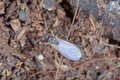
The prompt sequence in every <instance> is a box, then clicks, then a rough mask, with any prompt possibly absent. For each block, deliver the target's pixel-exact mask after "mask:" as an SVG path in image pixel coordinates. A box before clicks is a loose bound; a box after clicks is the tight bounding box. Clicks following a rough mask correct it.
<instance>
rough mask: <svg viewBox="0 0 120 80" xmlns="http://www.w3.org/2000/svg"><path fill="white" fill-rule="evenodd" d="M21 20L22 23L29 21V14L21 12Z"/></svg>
mask: <svg viewBox="0 0 120 80" xmlns="http://www.w3.org/2000/svg"><path fill="white" fill-rule="evenodd" d="M19 19H20V20H21V21H27V20H28V19H29V14H28V13H27V12H26V11H23V10H21V11H20V12H19Z"/></svg>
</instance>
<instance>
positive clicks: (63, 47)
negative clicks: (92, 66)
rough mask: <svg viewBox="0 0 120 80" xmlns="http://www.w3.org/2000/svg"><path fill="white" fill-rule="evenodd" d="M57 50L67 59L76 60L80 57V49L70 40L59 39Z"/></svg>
mask: <svg viewBox="0 0 120 80" xmlns="http://www.w3.org/2000/svg"><path fill="white" fill-rule="evenodd" d="M57 50H58V51H59V52H60V53H61V54H62V55H63V56H64V57H66V58H67V59H70V60H73V61H78V60H79V59H80V58H81V51H80V49H79V48H78V47H77V46H76V45H74V44H72V43H70V42H67V41H64V40H59V44H58V45H57Z"/></svg>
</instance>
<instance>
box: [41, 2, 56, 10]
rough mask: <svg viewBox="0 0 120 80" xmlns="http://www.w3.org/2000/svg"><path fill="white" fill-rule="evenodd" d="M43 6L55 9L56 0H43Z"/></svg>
mask: <svg viewBox="0 0 120 80" xmlns="http://www.w3.org/2000/svg"><path fill="white" fill-rule="evenodd" d="M41 6H42V7H43V8H45V9H47V10H48V11H51V10H54V9H55V0H42V1H41Z"/></svg>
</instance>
